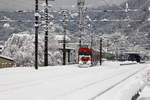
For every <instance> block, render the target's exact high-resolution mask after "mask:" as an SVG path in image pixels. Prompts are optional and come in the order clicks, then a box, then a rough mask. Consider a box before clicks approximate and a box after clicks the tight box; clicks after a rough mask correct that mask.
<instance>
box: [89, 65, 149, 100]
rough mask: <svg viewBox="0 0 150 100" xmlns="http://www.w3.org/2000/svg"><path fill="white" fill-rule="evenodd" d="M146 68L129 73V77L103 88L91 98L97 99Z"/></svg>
mask: <svg viewBox="0 0 150 100" xmlns="http://www.w3.org/2000/svg"><path fill="white" fill-rule="evenodd" d="M145 68H147V67H145ZM145 68H142V69H140V70H138V71H136V72H134V73H133V74H131V75H129V76H128V77H126V78H124V79H122V80H121V81H119V82H117V83H116V84H114V85H112V86H110V87H109V88H107V89H105V90H103V91H102V92H100V93H99V94H97V95H96V96H94V97H92V98H91V99H89V100H95V99H96V98H97V97H99V96H101V95H103V94H105V93H107V92H108V91H110V90H111V89H113V88H114V87H116V86H118V85H119V84H121V83H123V82H124V81H126V80H127V79H129V78H131V77H133V76H134V75H136V74H138V73H139V72H141V71H142V70H144V69H145Z"/></svg>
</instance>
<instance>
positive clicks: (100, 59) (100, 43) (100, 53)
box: [99, 38, 102, 66]
mask: <svg viewBox="0 0 150 100" xmlns="http://www.w3.org/2000/svg"><path fill="white" fill-rule="evenodd" d="M99 62H100V66H101V65H102V38H100V61H99Z"/></svg>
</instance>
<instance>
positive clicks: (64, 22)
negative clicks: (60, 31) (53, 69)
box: [62, 11, 67, 65]
mask: <svg viewBox="0 0 150 100" xmlns="http://www.w3.org/2000/svg"><path fill="white" fill-rule="evenodd" d="M62 14H63V17H64V18H63V28H64V38H63V65H66V25H67V23H66V19H67V11H63V12H62Z"/></svg>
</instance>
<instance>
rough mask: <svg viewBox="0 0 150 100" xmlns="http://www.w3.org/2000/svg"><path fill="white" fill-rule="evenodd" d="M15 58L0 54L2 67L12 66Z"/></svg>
mask: <svg viewBox="0 0 150 100" xmlns="http://www.w3.org/2000/svg"><path fill="white" fill-rule="evenodd" d="M13 65H14V60H13V59H12V58H9V57H6V56H2V55H0V68H6V67H12V66H13Z"/></svg>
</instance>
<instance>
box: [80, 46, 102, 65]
mask: <svg viewBox="0 0 150 100" xmlns="http://www.w3.org/2000/svg"><path fill="white" fill-rule="evenodd" d="M99 60H100V54H99V52H98V51H95V50H93V49H92V48H88V47H80V48H79V49H78V62H79V66H84V65H86V66H87V65H88V66H93V65H96V64H97V63H98V62H99Z"/></svg>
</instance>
